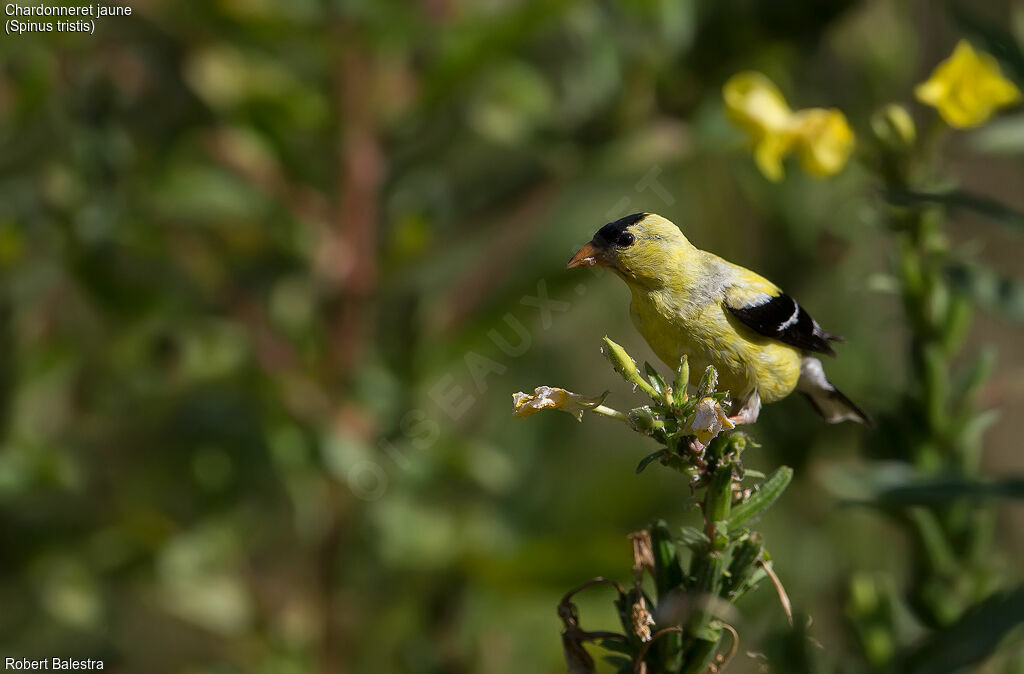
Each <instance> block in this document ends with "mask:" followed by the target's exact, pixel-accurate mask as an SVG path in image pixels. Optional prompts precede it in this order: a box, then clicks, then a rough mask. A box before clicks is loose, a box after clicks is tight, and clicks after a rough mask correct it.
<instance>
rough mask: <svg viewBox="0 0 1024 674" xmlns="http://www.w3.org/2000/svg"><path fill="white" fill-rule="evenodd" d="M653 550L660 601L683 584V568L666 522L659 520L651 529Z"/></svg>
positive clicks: (655, 581) (655, 582)
mask: <svg viewBox="0 0 1024 674" xmlns="http://www.w3.org/2000/svg"><path fill="white" fill-rule="evenodd" d="M650 531H651V548H652V551H653V553H654V586H655V588H656V589H657V591H658V601H659V602H661V601H662V599H663V598H664V597H665V596H666V595H668V593H669V592H671V591H672V590H674V589H676V588H678V587H679V586H681V585H682V584H683V568H682V566H681V565H680V563H679V553H678V551H677V550H676V545H675V542H674V541H673V540H672V533H671V532H670V531H669V528H668V525H667V524H665V521H664V520H658V521H657V522H655V523H654V525H653V526H652V527H651V529H650Z"/></svg>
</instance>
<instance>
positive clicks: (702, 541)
mask: <svg viewBox="0 0 1024 674" xmlns="http://www.w3.org/2000/svg"><path fill="white" fill-rule="evenodd" d="M679 542H680V543H682V544H683V545H685V546H686V547H687V548H689V549H690V550H693V551H694V552H703V551H704V550H707V549H708V547H709V546H710V545H711V539H710V538H708V537H707V534H705V533H704V532H703V531H701V530H700V529H698V528H697V527H680V529H679Z"/></svg>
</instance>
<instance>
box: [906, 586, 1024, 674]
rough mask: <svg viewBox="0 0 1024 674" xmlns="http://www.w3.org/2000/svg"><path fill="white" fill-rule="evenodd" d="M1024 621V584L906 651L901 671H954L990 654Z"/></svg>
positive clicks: (943, 673) (915, 673)
mask: <svg viewBox="0 0 1024 674" xmlns="http://www.w3.org/2000/svg"><path fill="white" fill-rule="evenodd" d="M1021 624H1024V586H1022V587H1018V588H1017V589H1015V590H1012V591H1009V592H1002V593H999V594H995V595H993V596H991V597H989V598H988V599H986V600H984V601H982V602H981V603H980V604H978V605H976V606H975V607H974V608H972V609H970V610H968V611H967V612H966V613H965V614H964V615H963V616H962V617H961V618H960V619H959V620H957V621H956V622H955V623H953V624H952V625H949V626H948V627H945V628H943V629H940V630H938V631H936V632H933V633H931V634H930V635H929V636H928V637H926V638H925V639H924V640H922V641H921V642H919V643H918V644H917V645H915V646H914V647H913V648H911V649H910V650H908V651H907V652H905V653H904V654H903V656H902V658H901V660H902V662H903V666H902V667H900V668H899V671H902V672H908V674H953V673H954V672H957V671H960V670H961V669H962V668H964V667H968V666H970V665H973V664H975V663H977V662H980V661H982V660H984V659H985V658H986V657H988V656H989V655H990V654H991V653H992V652H993V651H994V650H995V649H996V648H997V647H998V646H999V643H1000V642H1001V641H1002V640H1003V638H1004V637H1005V636H1006V634H1007V633H1008V632H1010V630H1012V629H1014V628H1015V627H1017V626H1018V625H1021Z"/></svg>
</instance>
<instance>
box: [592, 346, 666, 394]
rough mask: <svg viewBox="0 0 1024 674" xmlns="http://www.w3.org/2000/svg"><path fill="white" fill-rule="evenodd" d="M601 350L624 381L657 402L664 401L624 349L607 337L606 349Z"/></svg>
mask: <svg viewBox="0 0 1024 674" xmlns="http://www.w3.org/2000/svg"><path fill="white" fill-rule="evenodd" d="M601 350H602V351H603V352H604V355H606V356H608V360H610V361H611V363H612V367H613V368H615V371H616V372H618V373H619V374H620V375H622V378H623V379H625V380H626V381H628V382H629V383H630V384H632V385H633V386H635V387H636V388H639V389H640V390H642V391H643V392H644V393H646V394H647V395H649V396H651V397H652V398H654V399H655V400H656V401H658V402H661V401H662V396H661V394H660V393H658V392H657V391H656V390H654V387H653V386H651V384H650V382H648V381H647V380H646V379H644V378H643V377H642V376H641V375H640V371H639V370H637V369H636V361H635V360H633V358H632V357H630V355H629V354H628V353H626V350H625V349H624V348H622V347H621V346H620V345H618V344H616V343H615V342H613V341H612V340H610V339H608V338H607V337H605V338H604V347H603V348H602V349H601Z"/></svg>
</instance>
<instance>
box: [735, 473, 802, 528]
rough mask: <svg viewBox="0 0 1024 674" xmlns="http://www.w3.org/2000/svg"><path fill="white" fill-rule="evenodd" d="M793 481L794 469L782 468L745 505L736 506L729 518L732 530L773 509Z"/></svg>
mask: <svg viewBox="0 0 1024 674" xmlns="http://www.w3.org/2000/svg"><path fill="white" fill-rule="evenodd" d="M792 479H793V469H792V468H790V467H789V466H780V467H779V468H777V469H776V470H775V472H773V473H772V474H771V476H770V477H769V478H768V479H767V480H765V481H764V482H762V483H761V485H760V487H759V488H758V490H757V491H756V492H755V493H754V494H753V495H752V496H751V497H750V498H749V499H748V500H747V501H746V502H744V503H741V504H739V505H738V506H735V507H734V508H733V509H732V513H731V514H730V516H729V527H730V529H738V528H739V527H741V526H743V524H744V523H746V522H748V521H750V520H752V519H755V518H757V517H760V516H761V515H762V514H763V513H764V511H765V510H767V509H768V508H770V507H771V505H772V504H773V503H775V501H776V500H778V498H779V497H780V496H782V492H784V491H786V487H788V486H789V483H790V481H791V480H792Z"/></svg>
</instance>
